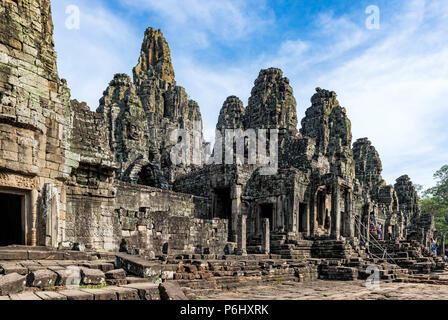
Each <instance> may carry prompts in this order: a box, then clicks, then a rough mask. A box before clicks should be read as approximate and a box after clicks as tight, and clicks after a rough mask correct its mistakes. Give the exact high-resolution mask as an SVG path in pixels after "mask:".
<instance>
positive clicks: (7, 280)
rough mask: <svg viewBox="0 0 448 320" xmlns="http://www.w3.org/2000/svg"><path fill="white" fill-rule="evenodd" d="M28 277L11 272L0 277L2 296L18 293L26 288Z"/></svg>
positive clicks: (0, 293)
mask: <svg viewBox="0 0 448 320" xmlns="http://www.w3.org/2000/svg"><path fill="white" fill-rule="evenodd" d="M25 284H26V277H25V276H21V275H20V274H18V273H11V274H8V275H6V276H3V277H1V278H0V296H6V295H9V294H14V293H18V292H20V291H23V290H24V289H25Z"/></svg>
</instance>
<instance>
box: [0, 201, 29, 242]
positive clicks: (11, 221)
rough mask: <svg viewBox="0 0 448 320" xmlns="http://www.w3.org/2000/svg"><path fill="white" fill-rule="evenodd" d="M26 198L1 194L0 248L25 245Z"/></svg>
mask: <svg viewBox="0 0 448 320" xmlns="http://www.w3.org/2000/svg"><path fill="white" fill-rule="evenodd" d="M24 204H25V197H24V196H21V195H17V194H8V193H0V221H1V222H0V246H9V245H24V244H25V223H24V218H25V217H24V212H25V210H24V209H25V208H24Z"/></svg>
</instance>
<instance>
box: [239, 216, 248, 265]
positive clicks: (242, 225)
mask: <svg viewBox="0 0 448 320" xmlns="http://www.w3.org/2000/svg"><path fill="white" fill-rule="evenodd" d="M246 220H247V216H245V215H241V216H239V219H238V248H237V250H236V253H237V255H240V256H246V255H247V250H246V240H247V239H246Z"/></svg>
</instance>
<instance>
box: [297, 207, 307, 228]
mask: <svg viewBox="0 0 448 320" xmlns="http://www.w3.org/2000/svg"><path fill="white" fill-rule="evenodd" d="M306 211H307V204H306V203H301V204H300V205H299V232H306V230H305V229H306V228H305V224H306Z"/></svg>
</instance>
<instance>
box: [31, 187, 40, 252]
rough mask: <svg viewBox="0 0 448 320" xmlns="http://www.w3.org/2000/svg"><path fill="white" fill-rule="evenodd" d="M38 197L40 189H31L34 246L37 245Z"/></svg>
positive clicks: (32, 238) (32, 240) (32, 241)
mask: <svg viewBox="0 0 448 320" xmlns="http://www.w3.org/2000/svg"><path fill="white" fill-rule="evenodd" d="M37 198H38V191H37V190H32V191H31V226H32V227H31V241H30V244H31V246H32V247H36V246H37Z"/></svg>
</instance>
